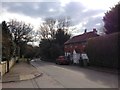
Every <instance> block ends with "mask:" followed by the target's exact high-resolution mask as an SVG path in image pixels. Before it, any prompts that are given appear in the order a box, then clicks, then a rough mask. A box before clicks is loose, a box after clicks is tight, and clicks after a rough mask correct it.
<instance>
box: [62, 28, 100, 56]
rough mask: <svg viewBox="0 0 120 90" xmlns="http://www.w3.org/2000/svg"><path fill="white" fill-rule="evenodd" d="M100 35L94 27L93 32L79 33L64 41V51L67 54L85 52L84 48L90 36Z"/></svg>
mask: <svg viewBox="0 0 120 90" xmlns="http://www.w3.org/2000/svg"><path fill="white" fill-rule="evenodd" d="M97 36H99V35H98V34H97V30H96V29H93V31H91V32H87V31H86V30H85V32H84V33H83V34H81V35H77V36H74V37H72V38H71V39H69V40H68V41H66V42H65V43H64V51H65V56H68V54H71V53H73V52H74V50H75V51H76V53H82V52H84V48H85V45H86V42H87V40H88V39H89V38H92V37H97Z"/></svg>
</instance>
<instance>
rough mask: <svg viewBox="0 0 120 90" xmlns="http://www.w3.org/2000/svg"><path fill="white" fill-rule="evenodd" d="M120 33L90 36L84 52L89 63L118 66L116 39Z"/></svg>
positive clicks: (111, 66) (117, 39) (110, 66)
mask: <svg viewBox="0 0 120 90" xmlns="http://www.w3.org/2000/svg"><path fill="white" fill-rule="evenodd" d="M118 35H119V36H120V33H113V34H109V35H104V36H99V37H95V38H91V39H89V40H88V41H87V44H86V52H87V54H88V57H89V60H90V65H94V66H102V67H109V68H118V41H120V38H118Z"/></svg>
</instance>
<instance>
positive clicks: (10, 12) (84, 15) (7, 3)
mask: <svg viewBox="0 0 120 90" xmlns="http://www.w3.org/2000/svg"><path fill="white" fill-rule="evenodd" d="M118 2H119V0H2V2H1V3H0V22H2V21H3V20H6V21H9V20H10V19H17V20H19V21H25V22H26V23H31V24H32V25H33V26H34V30H38V27H39V25H40V24H41V23H42V22H43V20H44V18H47V17H55V18H56V17H70V18H71V23H72V24H71V28H76V29H74V30H71V33H72V35H73V36H74V35H78V34H81V33H83V32H84V30H85V29H87V30H88V31H91V30H92V29H93V28H96V29H97V30H98V33H101V32H102V30H100V28H101V27H103V26H104V23H103V21H102V19H103V16H104V15H105V14H104V13H105V12H107V11H108V10H110V8H111V7H113V6H114V5H116V4H117V3H118Z"/></svg>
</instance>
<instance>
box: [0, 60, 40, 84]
mask: <svg viewBox="0 0 120 90" xmlns="http://www.w3.org/2000/svg"><path fill="white" fill-rule="evenodd" d="M41 75H42V72H40V71H39V72H38V71H37V69H36V68H35V67H33V66H32V65H31V64H28V63H27V62H25V61H21V62H19V63H16V64H15V65H14V66H13V67H12V68H11V69H10V71H9V72H8V73H6V74H5V75H4V76H3V77H2V83H8V82H17V81H25V80H30V79H34V78H37V77H39V76H41Z"/></svg>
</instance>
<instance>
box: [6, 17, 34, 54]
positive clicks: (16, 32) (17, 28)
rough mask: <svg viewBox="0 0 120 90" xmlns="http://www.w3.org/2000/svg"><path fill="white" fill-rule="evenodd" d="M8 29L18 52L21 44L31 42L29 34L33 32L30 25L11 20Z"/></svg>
mask: <svg viewBox="0 0 120 90" xmlns="http://www.w3.org/2000/svg"><path fill="white" fill-rule="evenodd" d="M8 27H9V30H10V33H11V34H12V37H13V38H12V39H13V41H14V42H15V44H16V45H17V50H18V52H19V51H20V50H19V49H20V47H21V44H23V42H24V43H27V42H29V41H30V40H31V38H32V37H31V36H30V34H29V33H30V32H31V31H32V30H33V27H32V26H31V25H30V24H25V22H22V21H21V22H20V21H17V20H13V19H12V20H10V21H9V22H8Z"/></svg>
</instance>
